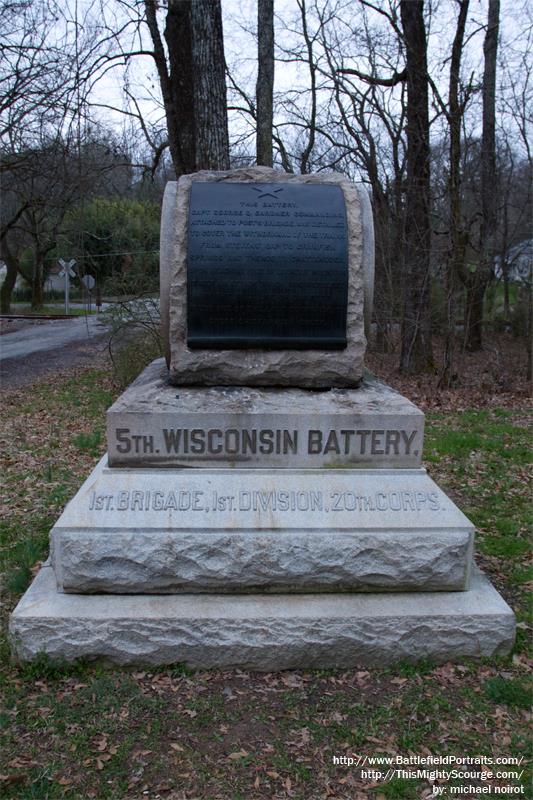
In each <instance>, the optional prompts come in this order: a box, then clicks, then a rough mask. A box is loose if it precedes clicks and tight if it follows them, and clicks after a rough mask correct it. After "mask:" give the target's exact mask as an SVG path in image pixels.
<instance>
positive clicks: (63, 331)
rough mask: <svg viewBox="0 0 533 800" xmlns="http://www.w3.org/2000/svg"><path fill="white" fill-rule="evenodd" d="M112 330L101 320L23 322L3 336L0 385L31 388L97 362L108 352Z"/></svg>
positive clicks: (0, 337) (93, 318) (96, 318)
mask: <svg viewBox="0 0 533 800" xmlns="http://www.w3.org/2000/svg"><path fill="white" fill-rule="evenodd" d="M108 340H109V329H108V327H107V325H106V324H105V323H104V321H103V319H102V318H98V317H95V316H93V317H77V318H74V319H61V320H51V321H42V320H41V321H37V320H35V321H29V320H28V321H26V320H25V321H24V322H23V324H22V326H21V327H17V329H16V330H13V331H11V332H9V333H4V334H3V335H1V336H0V385H1V386H2V388H4V389H7V388H12V387H18V386H24V385H26V384H30V383H31V382H32V381H33V380H35V379H36V378H38V377H40V376H41V375H43V374H45V373H47V372H53V371H56V370H61V369H66V368H68V367H71V366H76V365H78V364H91V363H94V362H96V361H97V360H98V359H99V357H100V356H101V355H102V354H103V353H104V352H105V351H106V349H107V342H108Z"/></svg>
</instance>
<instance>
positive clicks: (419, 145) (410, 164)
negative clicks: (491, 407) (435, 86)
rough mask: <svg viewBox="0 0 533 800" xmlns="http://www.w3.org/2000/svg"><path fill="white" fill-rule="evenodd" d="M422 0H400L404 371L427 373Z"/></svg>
mask: <svg viewBox="0 0 533 800" xmlns="http://www.w3.org/2000/svg"><path fill="white" fill-rule="evenodd" d="M423 6H424V3H423V0H401V3H400V12H401V20H402V28H403V33H404V40H405V47H406V56H407V57H406V68H407V190H406V194H407V196H406V226H405V237H406V240H405V263H406V270H405V290H404V311H403V320H402V349H401V355H400V371H401V372H403V373H405V374H409V373H416V372H422V371H424V370H427V369H429V368H430V367H431V366H432V363H433V356H432V349H431V318H430V273H429V256H430V246H431V227H430V216H429V113H428V73H427V53H426V30H425V26H424V16H423Z"/></svg>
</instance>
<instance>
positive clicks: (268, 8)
mask: <svg viewBox="0 0 533 800" xmlns="http://www.w3.org/2000/svg"><path fill="white" fill-rule="evenodd" d="M257 43H258V47H257V65H258V66H257V86H256V93H255V94H256V103H257V143H256V160H257V163H258V164H263V165H264V166H265V167H271V166H272V164H273V152H272V126H273V119H274V106H273V94H274V0H258V3H257Z"/></svg>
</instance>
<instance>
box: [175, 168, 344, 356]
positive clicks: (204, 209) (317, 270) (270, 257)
mask: <svg viewBox="0 0 533 800" xmlns="http://www.w3.org/2000/svg"><path fill="white" fill-rule="evenodd" d="M347 299H348V235H347V222H346V207H345V203H344V195H343V193H342V190H341V189H340V187H338V186H325V185H316V184H292V185H291V184H289V183H214V182H212V181H209V182H205V183H203V182H200V181H195V182H194V183H193V184H192V188H191V197H190V207H189V229H188V248H187V345H188V347H190V348H217V349H235V348H237V349H240V348H266V349H316V350H333V349H342V348H344V347H346V308H347Z"/></svg>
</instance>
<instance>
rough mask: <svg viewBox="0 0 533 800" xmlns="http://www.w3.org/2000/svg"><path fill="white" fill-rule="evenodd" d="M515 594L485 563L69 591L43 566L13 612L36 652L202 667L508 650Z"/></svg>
mask: <svg viewBox="0 0 533 800" xmlns="http://www.w3.org/2000/svg"><path fill="white" fill-rule="evenodd" d="M514 633H515V622H514V615H513V612H512V611H511V609H510V608H509V606H508V605H507V604H506V603H505V601H504V600H503V599H502V597H501V596H500V595H499V594H498V592H497V591H496V590H495V589H494V587H493V586H492V585H491V584H490V582H489V581H488V580H487V578H486V577H485V576H484V575H482V574H481V573H480V572H479V571H477V570H476V571H475V572H474V574H473V576H472V582H471V587H470V589H469V590H468V591H464V592H426V593H423V594H421V593H402V594H390V595H384V594H349V595H345V594H343V595H323V594H307V595H287V594H284V595H229V596H228V595H119V596H117V595H113V596H111V595H102V594H100V595H73V594H62V593H60V592H58V591H57V586H56V580H55V575H54V572H53V569H52V568H51V567H50V566H45V567H43V568H42V569H41V570H40V572H39V573H38V575H37V577H36V578H35V580H34V582H33V583H32V585H31V586H30V588H29V589H28V591H27V592H26V594H25V595H24V597H23V598H22V599H21V600H20V602H19V604H18V606H17V607H16V609H15V610H14V612H13V614H12V616H11V621H10V638H11V643H12V647H13V650H14V653H15V655H16V657H17V658H18V659H20V660H21V661H31V660H32V659H34V658H35V657H36V656H37V655H38V654H40V653H42V652H45V653H47V654H48V655H49V657H50V658H51V659H53V660H67V661H73V660H75V659H78V658H88V659H102V660H104V661H107V662H111V663H114V664H139V665H140V664H145V665H148V664H151V665H161V664H172V663H177V662H181V663H184V664H186V665H188V666H189V667H193V668H200V669H213V668H219V667H220V668H227V667H240V668H242V669H251V670H262V671H275V670H282V669H307V668H341V669H348V668H350V667H353V666H356V665H362V666H384V665H386V664H392V663H394V662H395V661H399V660H408V661H413V662H414V661H418V660H420V659H431V660H433V661H435V662H444V661H453V660H458V659H462V658H464V657H481V656H491V655H504V654H506V653H508V652H509V651H510V649H511V647H512V645H513V642H514Z"/></svg>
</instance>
